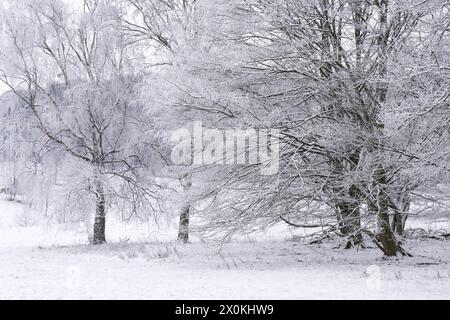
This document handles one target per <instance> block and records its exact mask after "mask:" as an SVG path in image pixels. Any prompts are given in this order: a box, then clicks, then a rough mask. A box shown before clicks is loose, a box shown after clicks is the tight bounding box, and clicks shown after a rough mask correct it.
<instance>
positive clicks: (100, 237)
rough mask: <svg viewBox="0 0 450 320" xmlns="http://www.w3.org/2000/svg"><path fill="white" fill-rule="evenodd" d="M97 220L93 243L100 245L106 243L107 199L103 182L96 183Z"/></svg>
mask: <svg viewBox="0 0 450 320" xmlns="http://www.w3.org/2000/svg"><path fill="white" fill-rule="evenodd" d="M95 187H96V190H95V197H96V203H95V222H94V235H93V239H92V244H94V245H100V244H104V243H106V201H105V191H104V187H103V183H102V182H100V181H97V182H96V183H95Z"/></svg>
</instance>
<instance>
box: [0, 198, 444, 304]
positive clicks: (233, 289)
mask: <svg viewBox="0 0 450 320" xmlns="http://www.w3.org/2000/svg"><path fill="white" fill-rule="evenodd" d="M23 210H24V207H23V206H22V205H20V204H15V203H11V202H7V201H4V200H0V235H1V236H0V299H405V298H406V299H450V250H449V249H450V246H449V245H450V242H449V241H448V240H436V239H424V238H420V237H419V236H418V235H417V236H416V237H415V238H413V239H410V240H408V241H406V243H405V245H404V246H405V248H406V249H407V250H408V251H409V252H411V253H412V254H413V255H414V257H413V258H404V259H400V260H384V259H382V258H381V253H380V251H379V250H378V249H375V248H368V249H366V250H363V251H360V252H356V251H345V250H342V249H340V248H339V246H338V244H337V243H325V244H323V245H320V246H319V245H305V244H303V243H302V242H299V241H293V240H292V234H291V233H289V232H284V231H279V230H277V232H271V233H269V234H267V235H265V236H262V235H261V236H258V237H248V238H247V239H242V240H240V241H237V242H233V243H229V244H225V245H222V246H218V245H215V244H206V243H203V242H201V241H194V242H193V244H190V245H180V244H175V243H172V242H169V239H170V237H173V236H174V235H173V234H170V232H168V233H164V232H159V233H158V234H162V237H160V238H158V237H156V236H155V235H156V234H157V232H158V231H157V230H153V232H151V230H150V229H151V228H150V227H148V228H141V229H140V230H138V231H136V230H135V229H136V228H134V226H132V225H122V226H114V225H111V226H109V227H110V233H109V234H108V237H109V238H110V239H112V240H113V241H115V242H114V243H112V244H108V245H104V246H100V247H89V246H87V245H86V244H85V242H86V240H85V234H83V233H82V232H76V231H73V230H70V229H68V228H63V227H61V226H59V227H51V228H50V227H39V226H31V227H30V226H28V227H24V226H20V223H18V222H20V220H21V219H20V218H18V217H20V216H21V215H22V214H23ZM414 223H415V224H416V225H418V224H420V225H422V227H424V228H427V226H426V225H425V224H424V223H423V222H422V223H419V222H417V221H415V222H414ZM416 225H415V226H416ZM440 227H442V225H441V226H440ZM145 235H147V238H146V236H145ZM164 238H166V240H164Z"/></svg>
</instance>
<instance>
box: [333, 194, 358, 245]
mask: <svg viewBox="0 0 450 320" xmlns="http://www.w3.org/2000/svg"><path fill="white" fill-rule="evenodd" d="M349 195H350V198H351V199H352V200H351V201H347V202H341V203H340V204H338V205H337V208H338V219H339V227H340V232H341V233H342V234H343V235H344V236H345V237H347V239H348V241H347V244H346V246H345V248H346V249H351V248H353V247H355V246H360V245H362V243H363V237H362V234H361V215H360V205H359V202H358V199H357V195H358V189H357V188H356V187H355V186H353V187H352V188H351V189H350V193H349Z"/></svg>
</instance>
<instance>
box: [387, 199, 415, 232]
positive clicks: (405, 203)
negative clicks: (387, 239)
mask: <svg viewBox="0 0 450 320" xmlns="http://www.w3.org/2000/svg"><path fill="white" fill-rule="evenodd" d="M410 207H411V199H410V197H409V196H403V197H402V199H401V200H400V207H399V208H397V210H395V214H394V217H393V219H392V224H391V228H392V231H394V233H395V234H397V235H399V236H402V235H403V233H404V232H405V229H406V220H408V212H409V209H410Z"/></svg>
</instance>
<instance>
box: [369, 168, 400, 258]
mask: <svg viewBox="0 0 450 320" xmlns="http://www.w3.org/2000/svg"><path fill="white" fill-rule="evenodd" d="M375 180H376V181H377V184H378V186H377V189H378V192H377V196H376V198H375V199H373V200H372V203H371V204H370V210H371V211H373V212H376V214H377V221H378V233H377V238H378V241H379V242H380V244H381V246H382V248H383V251H384V254H385V255H386V256H388V257H395V256H397V254H398V253H399V252H400V247H399V245H398V242H397V239H396V238H395V234H394V232H393V231H392V229H391V224H390V219H389V197H388V196H387V194H386V190H385V189H386V173H385V170H384V168H383V167H382V166H380V167H379V169H378V170H377V173H376V176H375Z"/></svg>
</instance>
